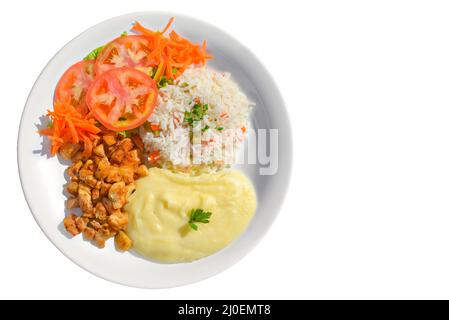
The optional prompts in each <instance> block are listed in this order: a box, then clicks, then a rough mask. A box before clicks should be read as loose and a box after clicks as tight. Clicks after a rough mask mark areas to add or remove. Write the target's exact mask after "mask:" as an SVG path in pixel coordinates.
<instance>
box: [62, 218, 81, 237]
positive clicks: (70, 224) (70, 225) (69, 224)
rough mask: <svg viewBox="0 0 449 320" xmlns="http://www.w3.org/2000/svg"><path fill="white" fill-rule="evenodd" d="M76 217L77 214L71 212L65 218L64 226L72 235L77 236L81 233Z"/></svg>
mask: <svg viewBox="0 0 449 320" xmlns="http://www.w3.org/2000/svg"><path fill="white" fill-rule="evenodd" d="M76 218H77V216H76V215H74V214H73V213H71V214H69V215H68V216H67V217H65V219H64V227H65V229H66V230H67V232H68V233H70V234H71V235H72V236H76V235H77V234H79V233H80V231H79V230H78V228H77V227H76Z"/></svg>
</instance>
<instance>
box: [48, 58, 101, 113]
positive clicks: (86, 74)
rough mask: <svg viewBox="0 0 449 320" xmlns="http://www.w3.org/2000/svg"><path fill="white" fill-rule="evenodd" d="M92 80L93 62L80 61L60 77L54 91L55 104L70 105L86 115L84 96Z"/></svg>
mask: <svg viewBox="0 0 449 320" xmlns="http://www.w3.org/2000/svg"><path fill="white" fill-rule="evenodd" d="M93 79H94V62H93V61H91V60H89V61H80V62H77V63H75V64H74V65H73V66H71V67H70V68H69V69H67V71H66V72H65V73H64V74H63V75H62V77H61V79H60V80H59V82H58V85H57V86H56V90H55V96H54V99H55V102H57V103H61V104H70V105H72V106H73V107H75V109H77V111H78V112H80V113H81V114H85V113H87V105H86V100H85V96H86V93H87V89H88V88H89V86H90V85H91V83H92V81H93Z"/></svg>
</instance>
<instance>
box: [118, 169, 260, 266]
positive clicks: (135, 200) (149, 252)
mask: <svg viewBox="0 0 449 320" xmlns="http://www.w3.org/2000/svg"><path fill="white" fill-rule="evenodd" d="M255 209H256V194H255V191H254V189H253V187H252V184H251V182H250V181H249V180H248V178H246V177H245V176H244V175H243V174H241V173H240V172H239V171H235V170H223V171H220V172H216V173H211V174H202V175H198V176H192V175H189V174H185V173H174V172H172V171H169V170H165V169H159V168H151V169H150V170H149V174H148V176H146V177H145V178H142V179H139V180H137V181H136V191H135V192H134V193H133V194H132V195H131V196H130V197H129V199H128V203H127V204H126V206H125V210H126V211H127V212H128V214H129V223H128V235H129V237H130V238H131V239H132V241H133V248H134V250H136V251H137V252H138V253H140V254H141V255H143V256H145V257H147V258H149V259H151V260H156V261H161V262H188V261H193V260H197V259H200V258H202V257H205V256H208V255H211V254H213V253H215V252H217V251H218V250H220V249H222V248H224V247H225V246H227V245H228V244H229V243H230V242H231V241H233V240H234V239H235V238H236V237H238V236H239V235H240V234H241V233H242V232H243V231H244V230H245V228H246V227H247V225H248V223H249V222H250V220H251V218H252V216H253V215H254V212H255ZM194 214H196V215H197V218H196V219H195V220H193V221H192V220H191V218H192V215H194ZM198 215H199V216H198ZM192 224H193V225H195V227H192Z"/></svg>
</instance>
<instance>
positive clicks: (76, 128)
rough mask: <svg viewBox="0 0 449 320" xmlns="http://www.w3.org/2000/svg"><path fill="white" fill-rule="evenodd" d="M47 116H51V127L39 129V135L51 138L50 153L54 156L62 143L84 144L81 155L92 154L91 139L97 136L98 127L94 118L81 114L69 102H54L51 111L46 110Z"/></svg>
mask: <svg viewBox="0 0 449 320" xmlns="http://www.w3.org/2000/svg"><path fill="white" fill-rule="evenodd" d="M47 116H48V117H50V118H51V120H52V124H53V126H52V127H51V128H44V129H40V130H39V131H38V132H39V134H41V135H45V136H48V137H49V139H50V140H51V154H52V155H53V156H54V155H56V153H57V152H58V151H59V148H61V146H62V145H63V144H64V143H79V142H80V141H82V142H83V144H84V151H83V156H86V157H88V156H90V155H91V154H92V148H93V140H94V139H96V138H98V136H97V133H99V132H100V128H98V127H97V126H95V119H93V118H91V117H89V116H84V115H82V114H81V113H80V112H79V111H78V110H77V109H75V107H73V106H72V105H70V104H63V103H60V102H56V103H55V104H54V106H53V111H50V110H48V113H47Z"/></svg>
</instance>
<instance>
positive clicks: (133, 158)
mask: <svg viewBox="0 0 449 320" xmlns="http://www.w3.org/2000/svg"><path fill="white" fill-rule="evenodd" d="M126 162H127V163H130V164H138V163H140V158H139V152H138V151H137V150H135V149H134V150H133V151H130V152H128V153H127V154H126Z"/></svg>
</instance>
